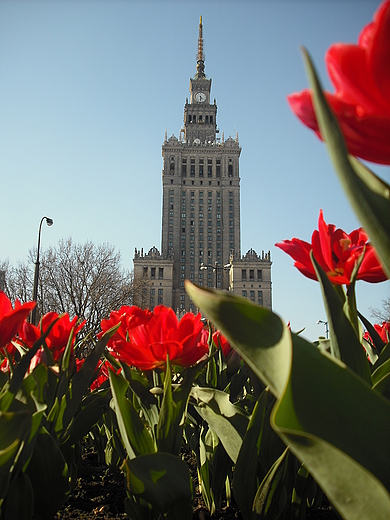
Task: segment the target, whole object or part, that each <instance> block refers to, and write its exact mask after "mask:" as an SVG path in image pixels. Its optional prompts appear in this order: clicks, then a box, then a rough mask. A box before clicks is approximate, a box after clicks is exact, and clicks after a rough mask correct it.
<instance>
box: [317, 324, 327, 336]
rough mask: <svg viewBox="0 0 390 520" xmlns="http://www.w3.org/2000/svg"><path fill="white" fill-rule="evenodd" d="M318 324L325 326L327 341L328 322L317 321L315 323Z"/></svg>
mask: <svg viewBox="0 0 390 520" xmlns="http://www.w3.org/2000/svg"><path fill="white" fill-rule="evenodd" d="M320 323H322V324H323V325H325V339H328V336H329V327H328V322H327V321H323V320H318V321H317V325H319V324H320Z"/></svg>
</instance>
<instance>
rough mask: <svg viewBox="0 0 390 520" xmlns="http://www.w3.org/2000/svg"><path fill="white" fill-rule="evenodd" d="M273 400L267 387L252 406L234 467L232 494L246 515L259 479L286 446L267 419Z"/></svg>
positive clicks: (243, 514) (250, 506) (263, 476)
mask: <svg viewBox="0 0 390 520" xmlns="http://www.w3.org/2000/svg"><path fill="white" fill-rule="evenodd" d="M273 404H274V398H273V396H272V395H271V393H270V392H269V390H268V389H266V390H264V391H263V392H262V394H261V395H260V397H259V399H258V400H257V402H256V405H255V407H254V409H253V412H252V416H251V418H250V421H249V424H248V428H247V431H246V433H245V437H244V440H243V443H242V446H241V449H240V453H239V455H238V458H237V463H236V466H235V469H234V474H233V492H234V498H235V499H236V502H237V504H238V506H239V508H240V511H241V514H242V516H243V517H244V518H248V519H250V518H251V517H252V506H253V501H254V498H255V496H256V492H257V487H258V482H259V481H260V482H261V481H262V480H263V479H264V478H265V476H266V474H267V472H268V470H269V469H270V468H271V467H272V464H273V463H274V461H275V460H276V459H278V458H279V457H280V455H281V454H282V453H283V451H284V449H285V446H284V445H283V443H282V441H281V440H280V438H279V437H278V436H277V435H276V433H275V432H274V431H273V430H272V428H271V425H270V422H269V419H270V411H271V409H272V406H271V405H273Z"/></svg>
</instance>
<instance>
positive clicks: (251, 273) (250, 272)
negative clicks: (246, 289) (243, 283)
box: [249, 269, 255, 281]
mask: <svg viewBox="0 0 390 520" xmlns="http://www.w3.org/2000/svg"><path fill="white" fill-rule="evenodd" d="M254 279H255V271H254V269H249V280H251V281H253V280H254Z"/></svg>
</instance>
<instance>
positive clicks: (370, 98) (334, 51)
mask: <svg viewBox="0 0 390 520" xmlns="http://www.w3.org/2000/svg"><path fill="white" fill-rule="evenodd" d="M325 62H326V65H327V69H328V73H329V76H330V78H331V80H332V83H333V84H334V86H335V93H334V94H330V93H328V92H326V93H325V95H326V98H327V100H328V103H329V104H330V106H331V107H332V109H333V112H334V114H335V116H336V117H337V119H338V122H339V124H340V126H341V130H342V133H343V135H344V138H345V140H346V144H347V147H348V151H349V153H351V154H352V155H356V156H358V157H361V158H362V159H366V160H367V161H372V162H375V163H379V164H390V139H389V135H390V65H389V64H390V0H387V1H385V2H383V3H382V5H381V6H380V7H379V8H378V10H377V11H376V13H375V15H374V20H373V22H371V23H370V24H368V25H367V26H366V27H364V28H363V30H362V32H361V33H360V36H359V40H358V44H357V45H353V44H344V43H337V44H334V45H332V46H331V47H330V49H329V50H328V51H327V53H326V56H325ZM287 99H288V102H289V104H290V107H291V108H292V110H293V112H294V113H295V114H296V115H297V116H298V117H299V119H301V121H302V122H303V123H304V124H305V125H306V126H308V127H309V128H311V129H312V130H314V131H315V132H316V134H317V135H318V137H320V138H321V135H320V131H319V128H318V123H317V120H316V116H315V113H314V109H313V103H312V96H311V91H310V90H303V91H302V92H299V93H294V94H290V95H289V96H288V97H287Z"/></svg>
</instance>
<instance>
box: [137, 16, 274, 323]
mask: <svg viewBox="0 0 390 520" xmlns="http://www.w3.org/2000/svg"><path fill="white" fill-rule="evenodd" d="M202 31H203V26H202V22H200V24H199V39H198V56H197V66H196V69H197V71H196V74H195V76H194V77H193V78H190V87H189V91H190V99H189V100H188V98H187V100H186V103H185V106H184V121H183V123H184V124H183V127H182V128H181V130H180V134H179V138H177V137H175V136H174V135H172V136H171V137H169V138H168V136H167V132H166V133H165V139H164V143H163V146H162V157H163V170H162V184H163V210H162V239H161V253H160V252H159V251H158V250H157V248H152V249H151V250H150V251H149V253H148V254H147V255H144V254H143V252H142V253H141V252H139V251H137V250H136V254H135V256H134V281H135V285H136V286H140V284H141V285H142V283H143V285H144V287H143V289H142V290H143V297H142V298H141V302H139V301H138V303H136V300H135V303H136V304H138V305H140V304H141V305H142V306H147V307H150V308H153V307H154V305H156V304H158V302H159V300H158V298H157V295H156V289H160V296H162V295H163V298H162V299H163V303H164V304H165V305H169V306H171V307H172V308H173V309H174V310H175V311H176V312H177V313H178V314H179V313H180V314H181V313H184V312H186V311H196V309H194V306H193V304H192V302H191V301H190V298H189V297H188V296H187V294H186V292H185V289H184V280H186V279H188V280H190V281H191V282H193V283H196V284H198V285H200V286H205V287H212V288H220V289H225V290H230V291H232V292H234V293H236V294H240V295H242V294H244V292H243V291H245V290H247V297H250V298H251V299H253V298H252V296H253V295H252V291H253V290H255V298H254V301H256V302H257V301H259V299H260V296H261V295H262V298H263V304H264V305H265V306H267V307H268V308H271V305H272V297H271V261H270V254H269V253H267V254H266V255H264V254H263V255H262V256H261V257H259V256H257V254H256V253H254V252H253V253H251V254H249V252H248V253H247V255H246V256H245V257H242V258H241V250H240V244H241V236H240V230H241V223H240V175H239V166H240V165H239V158H240V153H241V148H240V144H239V140H238V134H236V135H235V137H234V138H232V137H229V138H227V139H226V140H225V138H224V134H223V132H222V135H220V132H219V130H218V128H217V121H216V118H217V105H216V101H215V99H214V101H213V103H211V99H210V94H211V79H207V78H206V76H205V73H204V55H203V33H202ZM248 255H249V256H248ZM247 264H248V266H247ZM249 264H250V266H249ZM161 269H162V270H161ZM244 269H247V270H248V277H249V276H250V273H251V272H252V270H254V272H255V273H256V276H257V273H258V272H262V273H263V275H262V276H263V277H264V279H263V280H261V281H260V280H258V281H257V280H256V282H255V281H253V282H254V284H255V283H256V288H255V287H253V288H252V287H250V286H249V285H248V287H246V282H245V285H243V283H242V282H243V280H240V281H239V274H240V275H241V273H242V272H243V270H244ZM156 273H160V274H162V278H161V279H156ZM152 274H153V275H154V277H153V276H152ZM248 281H249V280H248ZM258 282H260V283H258ZM156 284H157V285H156ZM158 284H160V285H158ZM260 285H261V287H260ZM150 291H151V292H150ZM160 300H161V298H160Z"/></svg>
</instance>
